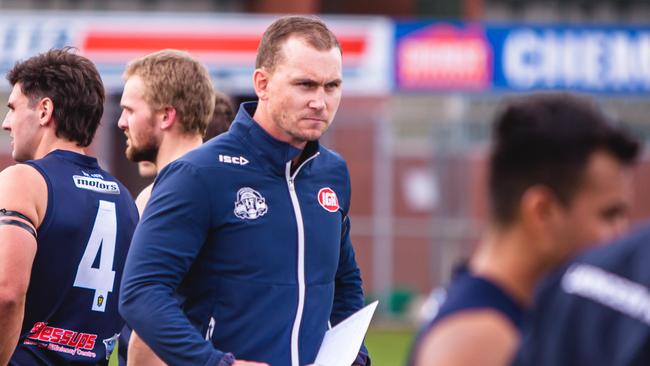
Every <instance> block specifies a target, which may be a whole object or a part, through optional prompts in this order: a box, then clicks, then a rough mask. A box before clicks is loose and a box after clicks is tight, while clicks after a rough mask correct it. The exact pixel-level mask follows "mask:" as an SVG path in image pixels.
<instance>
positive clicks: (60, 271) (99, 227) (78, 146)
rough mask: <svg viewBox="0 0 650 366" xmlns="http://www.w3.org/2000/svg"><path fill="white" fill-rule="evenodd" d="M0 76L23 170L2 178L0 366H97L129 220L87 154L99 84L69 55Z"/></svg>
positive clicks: (129, 209)
mask: <svg viewBox="0 0 650 366" xmlns="http://www.w3.org/2000/svg"><path fill="white" fill-rule="evenodd" d="M7 79H8V80H9V82H10V83H11V85H12V86H13V90H12V92H11V95H10V96H9V101H8V107H9V112H8V113H7V116H6V117H5V119H4V122H3V124H2V127H3V129H5V130H7V131H9V133H10V135H11V138H12V146H13V152H12V154H13V157H14V159H15V160H16V161H18V162H21V163H22V164H17V165H14V166H11V167H9V168H7V169H5V170H4V171H3V172H2V173H0V329H2V332H0V364H2V365H4V364H6V363H7V362H9V364H10V365H30V366H32V365H66V364H75V365H96V364H106V363H107V362H108V358H109V357H110V355H111V353H112V351H113V348H114V345H115V340H116V339H117V336H118V333H119V331H120V329H121V328H122V324H123V321H122V320H121V318H120V316H119V315H118V313H117V301H118V297H119V293H118V292H119V291H118V290H119V283H120V280H121V278H122V269H123V266H124V261H125V258H126V254H127V251H128V248H129V243H130V242H131V236H132V234H133V230H134V228H135V225H136V222H137V219H138V214H137V210H136V207H135V205H134V204H133V198H132V197H131V195H130V194H129V191H128V190H127V189H126V188H125V187H124V186H123V185H122V184H121V183H120V182H118V181H117V180H116V179H115V178H114V177H112V176H111V175H110V174H109V173H108V172H106V171H104V170H103V169H101V168H100V167H99V165H98V164H97V160H96V159H95V158H93V157H90V156H88V155H86V153H85V150H86V147H87V146H88V145H89V144H90V143H91V141H92V139H93V136H94V135H95V131H96V130H97V126H98V125H99V122H100V119H101V116H102V113H103V103H104V86H103V84H102V81H101V79H100V76H99V74H98V72H97V70H96V68H95V66H94V65H93V64H92V62H91V61H90V60H88V59H86V58H84V57H81V56H78V55H75V54H74V53H72V52H70V50H69V49H63V50H60V49H54V50H51V51H49V52H47V53H44V54H40V55H37V56H34V57H32V58H30V59H27V60H26V61H23V62H19V63H18V64H16V66H14V68H13V69H11V70H10V71H9V73H8V74H7ZM12 354H13V356H12Z"/></svg>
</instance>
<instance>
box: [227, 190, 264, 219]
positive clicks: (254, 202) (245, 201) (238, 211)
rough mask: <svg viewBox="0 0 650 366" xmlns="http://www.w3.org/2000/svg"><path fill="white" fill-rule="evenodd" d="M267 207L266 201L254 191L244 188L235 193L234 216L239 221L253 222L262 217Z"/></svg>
mask: <svg viewBox="0 0 650 366" xmlns="http://www.w3.org/2000/svg"><path fill="white" fill-rule="evenodd" d="M268 210H269V207H268V206H267V205H266V200H265V199H264V197H262V195H261V194H259V192H257V191H256V190H254V189H252V188H249V187H244V188H241V189H239V191H237V201H235V216H237V217H239V218H240V219H248V220H254V219H256V218H258V217H260V216H263V215H264V214H265V213H266V212H267V211H268Z"/></svg>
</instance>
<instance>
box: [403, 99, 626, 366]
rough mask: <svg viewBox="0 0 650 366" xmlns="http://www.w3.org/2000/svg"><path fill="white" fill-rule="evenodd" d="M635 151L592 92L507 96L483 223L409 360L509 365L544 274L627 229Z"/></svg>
mask: <svg viewBox="0 0 650 366" xmlns="http://www.w3.org/2000/svg"><path fill="white" fill-rule="evenodd" d="M638 150H639V146H638V143H637V142H636V141H634V140H632V139H631V138H630V137H629V136H628V135H627V134H625V133H623V132H622V131H621V130H619V129H618V128H615V127H613V126H612V125H610V123H609V122H608V121H607V119H606V118H605V116H604V115H603V114H602V113H601V112H600V111H598V110H597V108H596V107H595V106H594V105H592V104H591V102H590V101H589V100H586V99H583V98H580V97H577V96H573V95H570V94H540V95H533V96H526V97H521V98H516V99H514V100H512V101H510V102H509V103H508V104H507V105H506V106H505V108H504V110H503V111H502V112H501V114H500V115H499V116H498V118H497V119H496V122H495V129H494V145H493V150H492V153H491V156H490V162H489V174H490V177H489V196H490V204H491V210H490V214H491V216H490V225H489V227H488V230H487V231H486V232H485V234H484V235H483V237H482V240H481V243H480V245H479V246H478V248H477V250H476V251H475V253H474V254H473V256H472V257H471V259H470V260H469V262H468V264H467V266H465V267H463V268H461V269H459V270H458V271H457V273H456V274H455V276H454V279H453V281H452V283H451V285H450V286H449V288H448V291H447V295H446V299H445V300H443V302H442V305H441V307H440V308H439V310H438V312H437V314H436V315H435V317H434V318H433V320H432V321H430V323H429V324H428V325H427V326H426V328H425V329H424V331H423V332H422V333H421V334H420V336H419V337H418V340H417V341H416V345H415V347H414V352H413V355H412V364H413V365H416V366H424V365H427V366H435V365H446V366H450V365H452V366H453V365H506V364H508V363H509V362H510V361H511V360H512V357H513V355H514V352H515V350H516V347H517V345H518V343H519V340H520V328H521V326H522V322H523V318H524V311H525V309H526V308H528V307H529V305H530V303H531V302H532V298H533V292H534V289H535V286H536V285H537V282H538V281H539V280H540V279H541V278H542V276H543V275H544V274H545V273H546V272H547V271H548V270H550V269H551V268H554V267H556V266H558V265H560V264H561V263H563V262H564V261H566V260H568V259H569V258H570V257H572V256H574V255H576V254H577V253H578V252H580V251H582V250H584V249H585V248H587V247H588V246H591V245H593V244H594V243H596V242H599V241H602V240H605V239H608V238H611V237H613V236H615V235H617V234H620V233H621V232H622V231H623V230H625V229H626V227H627V224H628V208H629V204H630V201H631V173H630V171H629V169H628V167H629V165H630V164H631V163H632V162H634V160H635V158H636V157H637V154H638Z"/></svg>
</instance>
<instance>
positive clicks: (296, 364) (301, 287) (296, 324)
mask: <svg viewBox="0 0 650 366" xmlns="http://www.w3.org/2000/svg"><path fill="white" fill-rule="evenodd" d="M319 154H320V152H317V153H316V154H314V155H312V156H310V157H309V158H307V160H305V161H303V162H302V164H300V166H299V167H298V168H297V169H296V171H295V172H294V173H293V175H291V161H289V162H287V165H286V168H285V176H286V178H287V186H289V196H291V203H292V204H293V212H294V214H295V215H296V225H297V226H298V309H297V310H296V318H295V319H294V320H293V328H292V329H291V366H300V354H299V352H298V342H299V340H298V336H299V334H300V323H301V322H302V312H303V310H304V307H305V227H304V225H303V221H302V212H301V211H300V203H299V202H298V195H296V187H295V186H294V179H295V178H296V176H297V175H298V172H299V171H300V169H301V168H302V167H303V166H305V164H307V162H309V161H310V160H312V159H314V158H315V157H317V156H318V155H319Z"/></svg>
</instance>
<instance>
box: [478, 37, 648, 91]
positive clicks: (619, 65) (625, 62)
mask: <svg viewBox="0 0 650 366" xmlns="http://www.w3.org/2000/svg"><path fill="white" fill-rule="evenodd" d="M486 34H487V37H488V39H489V41H490V44H491V45H492V48H493V51H494V54H495V55H496V62H495V66H497V67H496V68H495V69H494V78H493V87H494V88H497V89H515V90H531V89H570V90H577V91H585V92H608V93H647V92H650V28H613V27H610V28H596V27H543V26H536V27H531V26H487V27H486Z"/></svg>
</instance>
